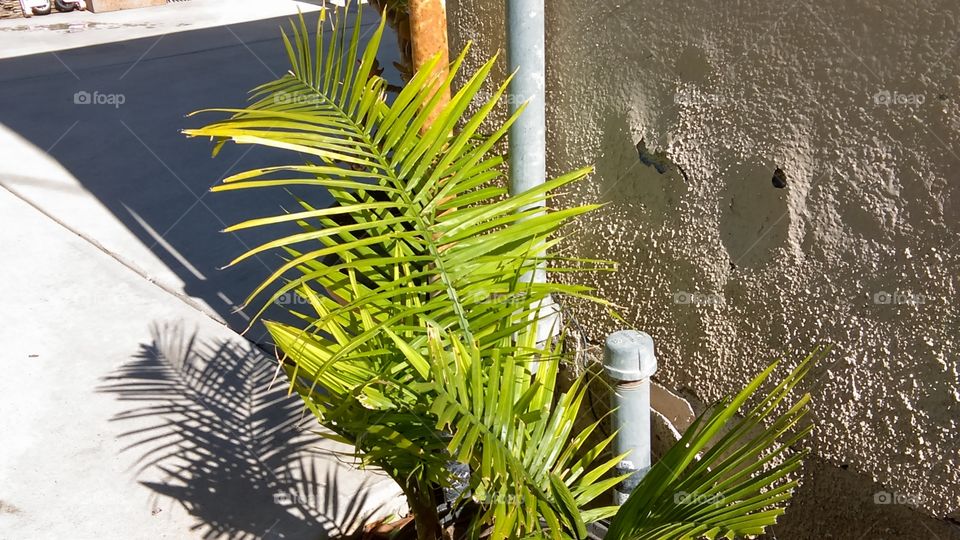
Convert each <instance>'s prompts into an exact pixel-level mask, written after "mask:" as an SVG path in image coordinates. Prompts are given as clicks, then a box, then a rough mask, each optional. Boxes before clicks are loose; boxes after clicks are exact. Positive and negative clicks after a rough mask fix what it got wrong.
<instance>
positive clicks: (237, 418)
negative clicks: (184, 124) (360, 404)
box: [0, 189, 403, 539]
mask: <svg viewBox="0 0 960 540" xmlns="http://www.w3.org/2000/svg"><path fill="white" fill-rule="evenodd" d="M0 216H3V221H4V223H5V226H4V227H0V245H3V246H4V248H5V250H4V255H5V261H4V264H3V265H0V298H3V306H4V307H3V315H4V316H3V319H4V321H3V324H2V325H0V343H3V345H4V347H3V352H2V354H0V358H2V365H3V370H4V376H3V377H2V378H0V433H2V437H3V444H0V538H11V539H13V538H78V539H84V538H125V539H134V538H143V539H154V538H201V537H258V538H259V537H263V538H318V537H322V536H324V532H325V531H327V532H331V533H333V534H336V533H337V532H339V531H341V530H343V529H349V528H350V527H351V526H352V525H351V524H352V523H355V522H356V518H357V516H350V515H346V514H347V512H346V511H347V508H348V506H349V505H348V502H349V501H353V500H359V501H360V502H361V503H362V505H361V506H362V508H363V512H361V514H363V513H368V512H373V513H376V514H377V515H381V516H383V515H389V514H391V513H398V512H400V513H402V511H403V509H402V506H403V503H402V499H401V498H400V497H399V495H400V493H399V490H398V488H397V486H396V485H395V484H394V483H393V482H392V481H391V480H390V479H389V478H387V477H385V476H382V475H375V474H372V473H370V472H365V471H358V470H356V469H354V468H352V467H350V466H347V465H345V464H344V463H341V462H339V461H338V460H337V459H335V458H334V457H333V456H332V455H331V454H330V453H329V452H333V451H340V452H343V451H349V449H348V448H344V447H341V446H338V445H335V444H333V443H330V442H328V441H324V440H322V439H319V438H318V437H316V436H313V435H311V434H310V433H309V432H306V431H304V429H313V428H314V427H315V426H316V424H314V423H312V422H311V420H312V419H311V418H309V417H308V418H306V419H305V420H304V421H302V422H301V421H300V418H301V417H300V406H299V404H298V402H297V401H298V400H297V399H290V398H286V396H285V390H286V389H285V388H283V386H282V383H280V384H279V386H277V385H274V386H273V387H272V388H271V386H270V382H271V380H272V378H273V375H274V371H275V370H274V364H273V362H272V361H271V360H270V359H268V358H265V357H264V356H263V355H262V354H261V353H260V352H259V351H258V350H257V349H255V348H252V347H251V346H250V345H249V344H248V343H247V342H246V341H244V340H243V339H242V338H239V337H238V336H237V335H236V334H235V333H233V332H232V331H230V330H229V329H227V328H225V327H224V326H222V325H220V324H218V323H216V322H215V321H213V320H212V319H210V318H209V317H207V316H205V315H203V314H201V313H200V312H198V311H197V310H196V309H194V308H192V307H190V306H189V305H187V304H185V303H184V302H182V301H181V300H180V299H177V298H175V297H173V296H171V295H170V294H168V293H167V292H165V291H163V290H162V289H160V288H158V287H157V286H156V285H154V284H151V283H149V282H147V281H145V280H144V279H143V278H142V277H141V276H139V275H138V274H136V273H134V272H133V271H131V270H130V269H128V268H126V267H124V266H123V265H121V264H120V263H119V262H117V261H116V260H115V259H113V258H112V257H110V256H108V255H106V254H105V253H103V252H101V251H100V250H98V249H96V248H95V247H94V246H92V245H91V244H90V243H89V242H87V241H86V240H84V239H82V238H79V237H78V236H76V235H75V234H73V233H71V232H69V231H67V230H66V229H64V228H63V227H61V226H60V225H58V224H56V223H54V222H52V221H51V220H49V219H48V218H46V217H45V216H44V215H42V214H41V213H39V212H38V211H37V210H36V209H34V208H32V207H30V206H29V205H27V204H26V203H24V202H23V201H21V200H19V199H17V198H16V197H14V196H13V195H11V194H10V193H9V192H7V191H6V190H2V189H0Z"/></svg>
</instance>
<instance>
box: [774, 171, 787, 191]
mask: <svg viewBox="0 0 960 540" xmlns="http://www.w3.org/2000/svg"><path fill="white" fill-rule="evenodd" d="M771 181H772V182H773V187H775V188H777V189H783V188H785V187H787V173H785V172H783V169H781V168H780V167H777V170H775V171H773V179H772V180H771Z"/></svg>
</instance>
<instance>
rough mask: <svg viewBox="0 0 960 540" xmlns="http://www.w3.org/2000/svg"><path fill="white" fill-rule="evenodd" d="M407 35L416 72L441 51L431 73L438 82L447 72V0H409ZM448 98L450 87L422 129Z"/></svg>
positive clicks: (427, 125)
mask: <svg viewBox="0 0 960 540" xmlns="http://www.w3.org/2000/svg"><path fill="white" fill-rule="evenodd" d="M407 5H408V8H409V10H410V39H411V40H412V41H413V70H414V72H416V71H417V70H419V69H420V67H421V66H423V65H424V64H425V63H427V61H428V60H430V59H431V58H433V57H434V56H435V55H436V54H437V53H440V62H439V63H438V64H437V67H436V69H435V70H434V73H435V74H436V75H437V82H436V86H438V87H439V86H440V85H441V83H442V82H443V80H444V79H446V77H447V74H448V69H449V65H450V52H449V47H448V45H447V6H446V0H410V1H409V2H408V4H407ZM449 102H450V91H449V90H447V91H446V92H444V95H443V96H441V98H440V102H439V103H437V106H436V108H434V110H433V112H432V114H431V115H430V117H429V119H428V120H427V124H426V125H424V127H423V130H424V131H425V130H426V129H427V128H429V126H430V124H432V123H433V121H434V120H436V118H437V116H438V115H439V113H440V110H441V109H443V107H444V106H445V105H446V104H447V103H449Z"/></svg>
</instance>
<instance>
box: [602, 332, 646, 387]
mask: <svg viewBox="0 0 960 540" xmlns="http://www.w3.org/2000/svg"><path fill="white" fill-rule="evenodd" d="M603 367H604V369H605V370H606V372H607V375H608V376H609V377H610V378H611V379H614V380H617V381H642V380H644V379H648V378H650V377H652V376H653V374H654V373H656V372H657V357H656V356H655V355H654V353H653V338H652V337H650V335H649V334H645V333H643V332H638V331H636V330H620V331H619V332H614V333H612V334H610V335H609V336H607V340H606V343H605V346H604V348H603Z"/></svg>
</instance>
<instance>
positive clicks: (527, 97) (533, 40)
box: [507, 0, 560, 371]
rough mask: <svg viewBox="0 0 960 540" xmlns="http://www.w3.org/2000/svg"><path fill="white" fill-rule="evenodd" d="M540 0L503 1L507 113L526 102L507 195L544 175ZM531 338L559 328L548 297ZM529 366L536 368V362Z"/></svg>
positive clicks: (541, 270) (542, 277)
mask: <svg viewBox="0 0 960 540" xmlns="http://www.w3.org/2000/svg"><path fill="white" fill-rule="evenodd" d="M543 4H544V0H507V62H508V64H509V69H510V73H514V78H513V81H512V82H511V83H510V89H509V95H508V99H507V104H508V106H509V110H510V114H513V113H515V112H516V111H517V109H518V108H519V107H520V106H521V105H522V104H523V103H526V104H527V105H526V109H525V110H524V112H523V114H521V115H520V117H519V118H517V121H516V122H514V123H513V125H512V126H510V133H509V138H508V143H509V150H510V194H511V195H517V194H519V193H523V192H525V191H527V190H529V189H531V188H533V187H536V186H537V185H540V184H543V183H544V182H545V181H546V177H547V159H546V154H547V128H546V93H545V90H544V89H545V83H544V81H545V73H546V65H545V54H544V50H545V47H546V45H545V42H544V39H545V34H544V9H543ZM537 206H540V207H542V206H544V203H543V202H540V203H537V204H530V205H527V206H525V207H524V208H523V210H528V209H530V208H535V207H537ZM522 280H523V281H527V282H530V281H532V282H534V283H544V282H546V280H547V272H546V268H545V266H544V265H540V266H538V267H537V269H536V270H534V271H533V272H530V273H529V274H527V275H524V276H522ZM538 317H539V318H540V324H539V326H538V327H537V342H538V343H541V344H542V343H545V342H546V340H547V339H549V338H550V337H551V336H553V335H556V334H557V333H558V332H559V326H560V314H559V309H558V307H557V305H556V304H554V302H553V299H548V300H547V301H546V302H544V305H542V306H540V309H539V311H538ZM532 368H533V369H534V371H535V370H536V365H533V366H532Z"/></svg>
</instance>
